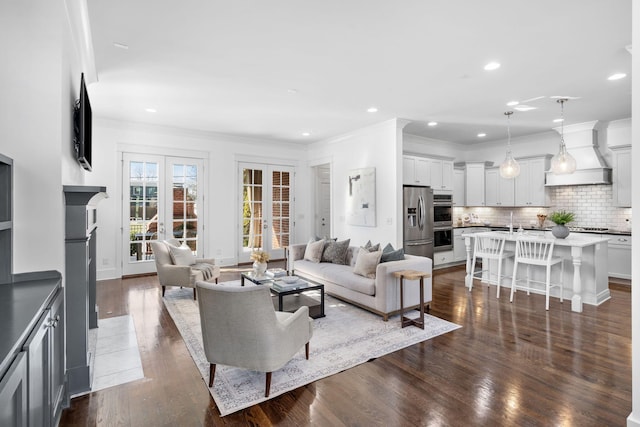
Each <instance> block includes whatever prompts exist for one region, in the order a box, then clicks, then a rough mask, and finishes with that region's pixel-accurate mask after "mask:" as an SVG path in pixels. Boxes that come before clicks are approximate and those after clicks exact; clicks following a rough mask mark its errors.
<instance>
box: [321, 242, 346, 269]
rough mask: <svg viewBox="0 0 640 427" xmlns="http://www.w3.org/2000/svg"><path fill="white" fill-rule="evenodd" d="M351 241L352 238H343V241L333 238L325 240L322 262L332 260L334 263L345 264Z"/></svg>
mask: <svg viewBox="0 0 640 427" xmlns="http://www.w3.org/2000/svg"><path fill="white" fill-rule="evenodd" d="M350 241H351V239H347V240H343V241H341V242H334V241H331V240H330V241H328V242H325V245H324V251H323V252H322V259H321V260H320V262H331V263H333V264H342V265H344V264H345V260H346V258H347V250H348V249H349V242H350Z"/></svg>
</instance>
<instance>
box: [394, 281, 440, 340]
mask: <svg viewBox="0 0 640 427" xmlns="http://www.w3.org/2000/svg"><path fill="white" fill-rule="evenodd" d="M393 275H394V276H395V277H398V278H400V325H401V326H402V327H403V328H404V327H405V326H410V325H413V326H417V327H418V328H420V329H424V278H425V277H431V273H427V272H425V271H417V270H400V271H394V272H393ZM405 279H406V280H420V317H418V318H417V319H409V318H408V317H404V281H405Z"/></svg>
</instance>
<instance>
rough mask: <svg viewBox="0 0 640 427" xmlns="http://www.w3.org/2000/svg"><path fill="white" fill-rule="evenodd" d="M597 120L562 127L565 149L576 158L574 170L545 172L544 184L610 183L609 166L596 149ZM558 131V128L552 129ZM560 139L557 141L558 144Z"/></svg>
mask: <svg viewBox="0 0 640 427" xmlns="http://www.w3.org/2000/svg"><path fill="white" fill-rule="evenodd" d="M598 123H599V122H598V121H597V120H596V121H593V122H587V123H578V124H575V125H570V126H565V127H564V143H565V145H566V146H567V151H568V152H569V154H571V155H572V156H573V157H574V158H575V159H576V171H575V172H574V173H572V174H569V175H555V174H554V173H553V172H551V171H549V172H547V173H546V178H547V179H546V184H545V185H546V186H547V187H557V186H561V185H589V184H608V185H611V168H610V167H609V166H607V163H606V162H605V161H604V158H603V157H602V154H601V153H600V150H599V149H598ZM554 130H555V131H556V132H558V133H560V128H555V129H554ZM559 143H560V141H558V144H559Z"/></svg>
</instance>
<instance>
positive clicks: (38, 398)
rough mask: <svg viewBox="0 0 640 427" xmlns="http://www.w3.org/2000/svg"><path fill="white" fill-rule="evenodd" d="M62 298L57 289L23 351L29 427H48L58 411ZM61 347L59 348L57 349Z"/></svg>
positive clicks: (61, 375) (61, 388) (61, 379)
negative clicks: (25, 365) (25, 363)
mask: <svg viewBox="0 0 640 427" xmlns="http://www.w3.org/2000/svg"><path fill="white" fill-rule="evenodd" d="M63 314H64V298H63V292H62V290H61V289H60V290H59V291H58V293H57V294H56V297H55V298H54V300H53V302H52V303H51V305H49V306H48V307H47V308H46V309H45V310H44V312H43V313H42V315H41V316H40V319H39V320H38V323H37V324H36V326H35V328H34V329H33V330H32V331H31V335H30V336H29V338H27V341H26V343H25V345H24V347H23V350H24V351H25V352H26V353H27V371H28V374H27V377H28V379H29V387H28V395H29V400H28V412H29V424H30V425H32V426H45V427H46V426H51V425H53V424H54V423H55V420H57V419H58V416H59V415H60V413H61V411H62V401H63V399H62V397H63V391H64V333H63V330H64V324H63V320H64V316H63ZM61 344H62V345H61Z"/></svg>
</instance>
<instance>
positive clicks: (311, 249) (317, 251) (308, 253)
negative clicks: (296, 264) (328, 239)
mask: <svg viewBox="0 0 640 427" xmlns="http://www.w3.org/2000/svg"><path fill="white" fill-rule="evenodd" d="M323 250H324V240H318V241H317V242H313V243H307V247H306V248H305V250H304V259H306V260H308V261H311V262H320V259H321V258H322V251H323Z"/></svg>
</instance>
